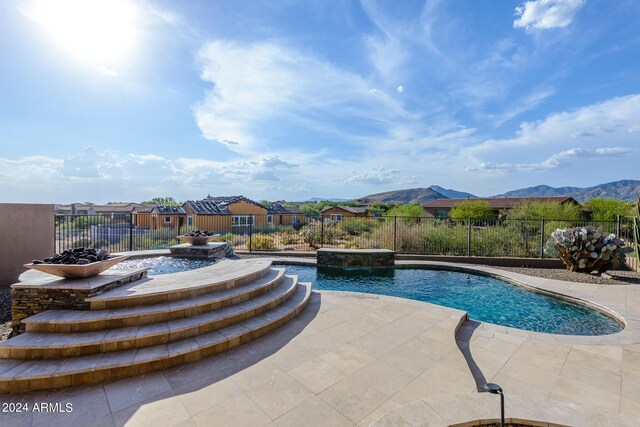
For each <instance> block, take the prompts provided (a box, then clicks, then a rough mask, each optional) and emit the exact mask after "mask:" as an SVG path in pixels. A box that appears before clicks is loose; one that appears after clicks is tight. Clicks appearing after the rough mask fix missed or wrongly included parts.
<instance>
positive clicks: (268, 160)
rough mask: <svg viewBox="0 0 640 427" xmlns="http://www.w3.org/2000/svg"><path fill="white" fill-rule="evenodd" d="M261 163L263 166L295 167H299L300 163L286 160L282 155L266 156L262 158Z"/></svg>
mask: <svg viewBox="0 0 640 427" xmlns="http://www.w3.org/2000/svg"><path fill="white" fill-rule="evenodd" d="M260 164H261V165H262V166H264V167H265V168H295V167H298V165H296V164H293V163H289V162H285V161H284V160H282V159H280V157H278V156H271V157H265V158H263V159H260Z"/></svg>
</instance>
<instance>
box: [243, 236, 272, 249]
mask: <svg viewBox="0 0 640 427" xmlns="http://www.w3.org/2000/svg"><path fill="white" fill-rule="evenodd" d="M245 246H246V248H247V250H254V251H275V250H276V243H275V241H274V240H273V237H271V236H267V235H264V234H254V235H253V236H251V240H247V242H246V243H245Z"/></svg>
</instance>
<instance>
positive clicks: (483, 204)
mask: <svg viewBox="0 0 640 427" xmlns="http://www.w3.org/2000/svg"><path fill="white" fill-rule="evenodd" d="M449 217H450V218H452V219H455V220H463V219H467V218H474V219H495V217H496V214H495V213H494V212H493V209H491V206H490V205H489V202H487V201H486V200H465V201H463V202H460V203H458V204H456V205H455V206H454V207H452V208H451V211H449Z"/></svg>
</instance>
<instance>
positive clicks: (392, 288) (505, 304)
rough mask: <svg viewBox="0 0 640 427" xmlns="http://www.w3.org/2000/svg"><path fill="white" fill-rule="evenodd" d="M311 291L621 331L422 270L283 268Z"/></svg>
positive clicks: (574, 329) (591, 313) (597, 319)
mask: <svg viewBox="0 0 640 427" xmlns="http://www.w3.org/2000/svg"><path fill="white" fill-rule="evenodd" d="M286 273H287V274H297V275H298V277H299V280H300V281H303V282H311V283H313V288H314V289H326V290H335V291H352V292H367V293H371V294H380V295H391V296H395V297H402V298H408V299H414V300H418V301H425V302H430V303H433V304H438V305H443V306H446V307H452V308H457V309H460V310H464V311H466V312H467V313H468V314H469V317H470V318H472V319H475V320H479V321H481V322H488V323H494V324H497V325H503V326H509V327H513V328H518V329H526V330H529V331H537V332H547V333H553V334H563V335H606V334H613V333H615V332H619V331H620V330H622V325H620V324H619V323H618V322H617V321H616V320H614V319H612V318H611V317H609V316H607V315H605V314H604V313H602V312H601V311H598V310H594V309H591V308H588V307H585V306H583V305H580V304H575V303H572V302H568V301H565V300H563V299H560V298H555V297H551V296H548V295H543V294H538V293H535V292H531V291H528V290H525V289H523V288H520V287H518V286H515V285H512V284H510V283H506V282H503V281H501V280H497V279H494V278H490V277H485V276H479V275H475V274H468V273H459V272H453V271H438V270H425V269H384V270H364V269H330V268H316V267H306V266H297V265H287V266H286Z"/></svg>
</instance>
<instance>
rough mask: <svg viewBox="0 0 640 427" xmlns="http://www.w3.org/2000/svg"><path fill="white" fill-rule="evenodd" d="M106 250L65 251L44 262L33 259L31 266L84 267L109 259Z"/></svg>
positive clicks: (74, 249) (77, 249) (80, 249)
mask: <svg viewBox="0 0 640 427" xmlns="http://www.w3.org/2000/svg"><path fill="white" fill-rule="evenodd" d="M109 255H110V254H109V251H108V250H106V249H87V248H84V247H79V248H73V249H67V250H66V251H64V252H62V253H59V254H55V255H53V256H50V257H47V258H45V259H44V260H39V259H34V260H33V261H31V262H32V263H33V264H65V265H70V264H76V265H85V264H91V263H92V262H98V261H104V260H106V259H107V258H109Z"/></svg>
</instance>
